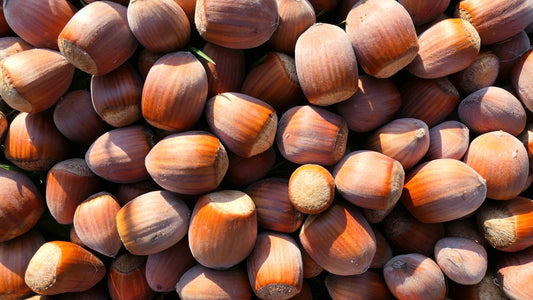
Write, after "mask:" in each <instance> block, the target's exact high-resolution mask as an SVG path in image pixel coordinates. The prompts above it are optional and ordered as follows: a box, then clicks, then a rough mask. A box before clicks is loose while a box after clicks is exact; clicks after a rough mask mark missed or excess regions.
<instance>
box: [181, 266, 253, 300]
mask: <svg viewBox="0 0 533 300" xmlns="http://www.w3.org/2000/svg"><path fill="white" fill-rule="evenodd" d="M176 291H177V292H178V295H179V297H180V299H183V300H196V299H243V300H244V299H251V298H252V290H251V288H250V283H249V282H248V276H247V274H246V271H245V270H243V269H242V268H240V267H234V268H231V269H228V270H214V269H210V268H207V267H204V266H202V265H200V264H198V265H196V266H194V267H192V268H190V269H189V270H188V271H187V272H185V274H183V276H182V277H181V278H180V280H179V282H178V284H177V285H176Z"/></svg>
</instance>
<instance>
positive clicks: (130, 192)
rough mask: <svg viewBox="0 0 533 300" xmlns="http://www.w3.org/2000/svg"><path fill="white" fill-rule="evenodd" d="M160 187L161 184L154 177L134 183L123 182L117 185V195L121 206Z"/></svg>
mask: <svg viewBox="0 0 533 300" xmlns="http://www.w3.org/2000/svg"><path fill="white" fill-rule="evenodd" d="M159 189H160V188H159V186H158V185H157V184H156V183H155V182H154V181H153V180H152V179H147V180H143V181H138V182H133V183H121V184H119V185H118V186H117V189H116V191H115V196H116V197H117V200H118V202H119V203H120V206H124V205H125V204H126V203H128V202H130V201H131V200H133V199H135V198H137V197H138V196H140V195H142V194H146V193H148V192H153V191H156V190H159Z"/></svg>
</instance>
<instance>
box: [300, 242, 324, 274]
mask: <svg viewBox="0 0 533 300" xmlns="http://www.w3.org/2000/svg"><path fill="white" fill-rule="evenodd" d="M298 247H299V248H300V253H301V254H302V263H303V276H304V278H313V277H317V276H318V275H320V274H322V272H323V271H324V268H322V267H321V266H320V265H319V264H317V263H316V261H314V260H313V258H311V256H309V254H308V253H307V252H306V251H305V249H304V247H302V244H300V243H299V242H298Z"/></svg>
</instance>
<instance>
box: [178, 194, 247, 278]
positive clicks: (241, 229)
mask: <svg viewBox="0 0 533 300" xmlns="http://www.w3.org/2000/svg"><path fill="white" fill-rule="evenodd" d="M206 228H209V230H206ZM188 238H189V247H190V248H191V252H192V255H193V256H194V258H195V259H196V260H197V261H198V262H199V263H200V264H202V265H204V266H206V267H208V268H213V269H228V268H231V267H233V266H235V265H237V264H238V263H240V262H242V261H244V259H246V257H247V256H248V255H249V254H250V253H251V252H252V250H253V247H254V244H255V241H256V238H257V210H256V208H255V204H254V202H253V200H252V198H250V196H248V195H247V194H245V193H243V192H241V191H236V190H221V191H217V192H212V193H209V194H205V195H203V196H201V197H200V198H199V199H198V201H197V202H196V204H195V206H194V209H193V212H192V216H191V222H190V225H189V235H188Z"/></svg>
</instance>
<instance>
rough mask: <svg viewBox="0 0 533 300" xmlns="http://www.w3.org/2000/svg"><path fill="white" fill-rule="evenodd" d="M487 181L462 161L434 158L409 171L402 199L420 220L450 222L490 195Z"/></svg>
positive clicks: (477, 205)
mask: <svg viewBox="0 0 533 300" xmlns="http://www.w3.org/2000/svg"><path fill="white" fill-rule="evenodd" d="M488 185H489V184H488V182H486V180H485V179H484V178H483V177H482V176H481V175H480V174H479V173H478V172H476V171H475V169H474V168H472V167H470V166H469V165H467V164H466V163H464V162H462V161H459V160H455V159H449V158H442V159H435V160H432V161H429V162H426V163H423V164H420V165H418V166H417V167H415V168H414V169H412V170H411V171H409V172H408V173H407V174H406V178H405V185H404V188H403V192H402V196H401V198H400V200H401V201H402V203H403V204H404V205H405V206H406V207H407V209H408V210H409V212H410V213H411V214H412V215H413V216H414V217H415V218H417V219H418V220H419V221H421V222H424V223H439V222H447V221H451V220H455V219H459V218H462V217H465V216H467V215H469V214H470V213H472V212H474V211H475V210H476V209H478V208H479V207H480V206H481V204H483V201H485V197H486V196H487V195H488V192H487V191H488Z"/></svg>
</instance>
